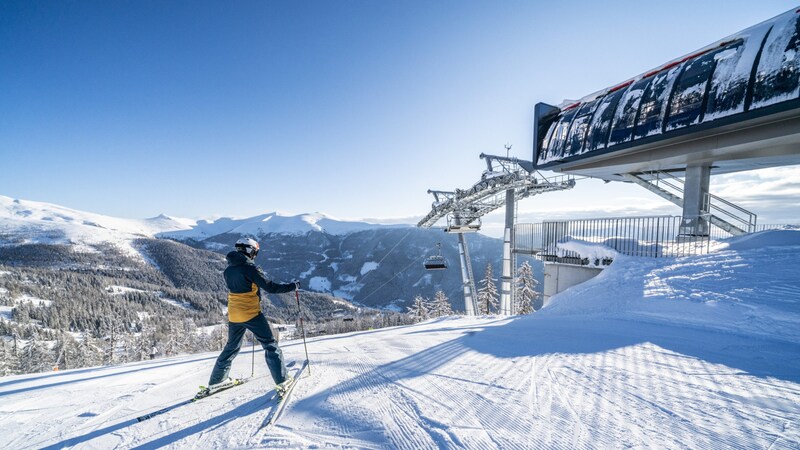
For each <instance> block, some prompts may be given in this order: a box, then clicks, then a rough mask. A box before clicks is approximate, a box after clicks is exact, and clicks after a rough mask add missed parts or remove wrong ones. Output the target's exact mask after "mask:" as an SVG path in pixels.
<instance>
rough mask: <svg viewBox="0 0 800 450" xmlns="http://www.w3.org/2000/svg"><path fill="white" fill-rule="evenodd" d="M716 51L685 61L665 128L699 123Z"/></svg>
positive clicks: (672, 128)
mask: <svg viewBox="0 0 800 450" xmlns="http://www.w3.org/2000/svg"><path fill="white" fill-rule="evenodd" d="M716 54H717V51H713V52H709V53H706V54H704V55H702V56H698V57H697V58H695V59H693V60H691V61H687V62H686V66H685V68H684V70H683V73H682V74H681V75H680V78H679V79H678V81H677V82H676V85H675V89H674V92H673V94H672V101H670V103H669V118H668V119H667V127H666V129H667V130H668V131H669V130H674V129H677V128H683V127H686V126H689V125H694V124H696V123H699V122H700V120H701V115H702V113H703V98H704V97H705V94H706V89H707V87H708V79H709V78H710V77H711V72H712V71H713V70H714V56H715V55H716Z"/></svg>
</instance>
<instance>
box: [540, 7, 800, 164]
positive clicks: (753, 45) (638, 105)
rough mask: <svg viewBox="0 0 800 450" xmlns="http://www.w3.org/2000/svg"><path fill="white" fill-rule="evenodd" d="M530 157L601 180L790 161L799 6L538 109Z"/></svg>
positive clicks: (797, 158) (796, 134)
mask: <svg viewBox="0 0 800 450" xmlns="http://www.w3.org/2000/svg"><path fill="white" fill-rule="evenodd" d="M533 160H534V164H535V165H536V167H537V169H547V170H554V171H560V172H565V173H572V174H581V175H588V176H594V177H598V178H604V179H619V178H620V174H623V173H636V172H646V171H651V170H682V169H684V168H685V167H686V166H687V165H695V164H708V165H711V166H712V171H714V172H717V173H720V172H735V171H741V170H752V169H757V168H762V167H771V166H779V165H793V164H800V9H796V10H795V9H793V10H791V11H787V12H786V13H784V14H781V15H779V16H777V17H774V18H772V19H770V20H767V21H765V22H762V23H760V24H758V25H755V26H753V27H750V28H748V29H746V30H743V31H740V32H739V33H736V34H734V35H732V36H729V37H727V38H724V39H721V40H719V41H717V42H715V43H713V44H710V45H708V46H706V47H704V48H702V49H700V50H698V51H695V52H692V53H690V54H688V55H685V56H682V57H679V58H676V59H674V60H672V61H669V62H667V63H665V64H663V65H662V66H659V67H657V68H655V69H653V70H650V71H648V72H645V73H643V74H640V75H638V76H636V77H633V78H631V79H629V80H626V81H624V82H622V83H619V84H617V85H614V86H612V87H609V88H607V89H604V90H602V91H599V92H596V93H594V94H590V95H588V96H586V97H584V98H583V99H582V100H580V101H578V102H575V103H573V104H569V105H564V106H562V107H553V106H550V105H545V104H541V103H540V104H538V105H537V106H536V110H535V124H534V155H533Z"/></svg>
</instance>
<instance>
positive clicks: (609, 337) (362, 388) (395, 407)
mask: <svg viewBox="0 0 800 450" xmlns="http://www.w3.org/2000/svg"><path fill="white" fill-rule="evenodd" d="M799 236H800V232H798V231H774V232H765V233H758V234H756V235H752V236H748V237H745V238H738V239H734V240H732V241H730V242H728V243H727V245H726V246H724V248H721V249H720V250H718V251H716V252H714V253H711V254H708V255H703V256H693V257H684V258H672V259H668V258H664V259H646V258H633V257H625V256H617V258H616V259H615V261H614V263H613V264H612V265H611V266H609V267H608V268H606V269H605V270H604V271H603V272H602V273H601V274H600V275H598V276H597V277H595V278H594V279H592V280H590V281H588V282H586V283H584V284H581V285H578V286H575V287H573V288H571V289H568V290H567V291H565V292H563V293H561V294H559V295H556V296H554V297H552V298H551V301H550V303H549V304H548V305H546V306H545V308H544V309H542V310H541V311H539V312H537V313H534V314H533V315H530V316H524V317H510V318H509V317H492V316H488V317H474V318H457V317H452V318H443V319H437V320H431V321H427V322H423V323H421V324H418V325H414V326H406V327H395V328H389V329H381V330H370V331H363V332H355V333H350V334H346V335H336V336H329V337H318V338H313V339H309V341H308V352H309V355H310V359H311V372H310V374H309V375H308V376H306V377H304V378H302V379H301V380H300V381H299V383H298V385H297V388H296V389H295V391H294V396H293V398H292V400H291V401H290V403H289V404H288V406H287V408H286V410H285V412H284V415H283V417H282V418H281V420H280V421H279V422H278V424H276V425H275V426H273V427H266V426H263V425H264V420H265V418H266V415H267V413H268V411H269V410H270V409H271V408H274V406H275V402H274V400H272V390H273V385H272V382H271V381H269V379H268V375H267V370H266V366H265V364H264V362H263V353H262V352H260V351H259V352H257V353H256V354H255V358H256V360H257V361H256V364H255V377H256V378H255V380H254V381H252V382H249V383H247V384H244V385H242V386H240V387H237V388H234V389H232V390H230V391H226V392H222V393H220V394H218V395H216V396H213V397H210V398H208V399H204V400H202V401H200V402H198V403H193V404H189V405H186V406H182V407H180V408H177V409H175V410H172V411H170V412H168V413H165V414H162V415H159V416H156V417H154V418H152V419H150V420H147V421H143V422H137V421H136V420H135V418H136V417H138V416H141V415H144V414H146V413H149V412H152V411H155V410H158V409H161V408H164V407H167V406H170V405H173V404H175V403H177V402H180V401H182V400H185V399H187V398H189V397H191V396H192V395H193V394H194V389H193V387H194V386H196V385H201V384H205V382H206V381H207V379H208V376H209V374H210V372H211V368H212V365H213V363H214V359H215V357H216V354H212V353H209V354H200V355H190V356H179V357H173V358H166V359H157V360H155V361H148V362H140V363H132V364H126V365H121V366H115V367H100V368H89V369H77V370H71V371H63V372H58V373H48V374H34V375H25V376H14V377H6V378H2V379H0V399H2V401H0V429H2V430H3V434H2V436H3V440H4V442H3V445H4V446H5V447H7V448H14V449H28V448H53V449H55V448H85V449H94V448H96V449H109V448H321V447H341V448H366V449H383V448H400V449H420V448H564V449H574V448H597V449H609V448H659V449H670V448H676V449H677V448H680V449H683V448H764V449H767V448H769V449H790V448H798V447H800V429H798V427H797V424H798V421H800V326H799V325H800V276H798V275H800V241H798V239H800V237H799ZM282 347H283V350H284V354H285V356H286V359H287V360H288V361H301V360H302V359H303V358H304V350H303V344H302V342H300V341H297V340H295V341H289V342H284V343H282ZM251 356H252V355H251V352H250V349H249V347H248V348H245V349H243V351H242V353H241V354H240V355H239V357H238V358H237V359H236V361H235V362H234V365H233V370H232V374H233V375H235V376H242V375H245V376H246V375H249V374H250V371H251Z"/></svg>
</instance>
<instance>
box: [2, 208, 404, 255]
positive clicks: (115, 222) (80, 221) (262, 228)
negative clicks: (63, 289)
mask: <svg viewBox="0 0 800 450" xmlns="http://www.w3.org/2000/svg"><path fill="white" fill-rule="evenodd" d="M393 226H408V225H376V224H371V223H367V222H355V221H340V220H336V219H334V218H331V217H330V216H327V215H325V214H321V213H314V214H298V215H288V214H284V213H277V212H273V213H268V214H262V215H258V216H254V217H249V218H244V219H236V218H230V217H223V218H219V219H215V220H213V221H208V220H199V221H198V220H193V219H184V218H176V217H170V216H167V215H163V214H162V215H159V216H157V217H152V218H149V219H123V218H118V217H110V216H104V215H101V214H94V213H90V212H84V211H78V210H75V209H70V208H66V207H63V206H59V205H54V204H51V203H43V202H36V201H29V200H20V199H13V198H10V197H6V196H2V195H0V245H19V244H69V245H78V246H81V245H85V246H90V245H94V244H100V243H112V244H115V245H117V246H119V247H121V248H123V249H124V250H127V251H129V252H133V253H135V251H134V250H133V249H132V248H131V247H130V241H131V240H132V239H136V238H142V237H170V238H176V239H190V238H191V239H205V238H208V237H211V236H215V235H218V234H223V233H233V234H242V235H255V236H259V235H263V234H270V233H276V234H288V235H303V234H306V233H308V232H310V231H319V232H325V233H329V234H338V235H344V234H349V233H353V232H356V231H362V230H368V229H375V228H386V227H393Z"/></svg>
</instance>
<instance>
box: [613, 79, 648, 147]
mask: <svg viewBox="0 0 800 450" xmlns="http://www.w3.org/2000/svg"><path fill="white" fill-rule="evenodd" d="M652 81H653V77H648V78H644V79H641V80H639V81H637V82H636V83H633V84H632V85H631V87H630V88H628V91H627V92H626V93H625V96H624V97H622V100H621V101H620V105H619V107H618V108H617V113H616V114H615V115H614V123H613V124H612V125H611V135H610V136H609V137H608V146H609V147H611V146H612V145H617V144H621V143H623V142H627V141H630V140H631V139H632V138H633V128H634V126H635V125H636V113H637V112H638V111H639V103H640V102H641V100H642V95H643V94H644V91H645V89H647V86H648V85H649V84H650V83H651V82H652Z"/></svg>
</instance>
